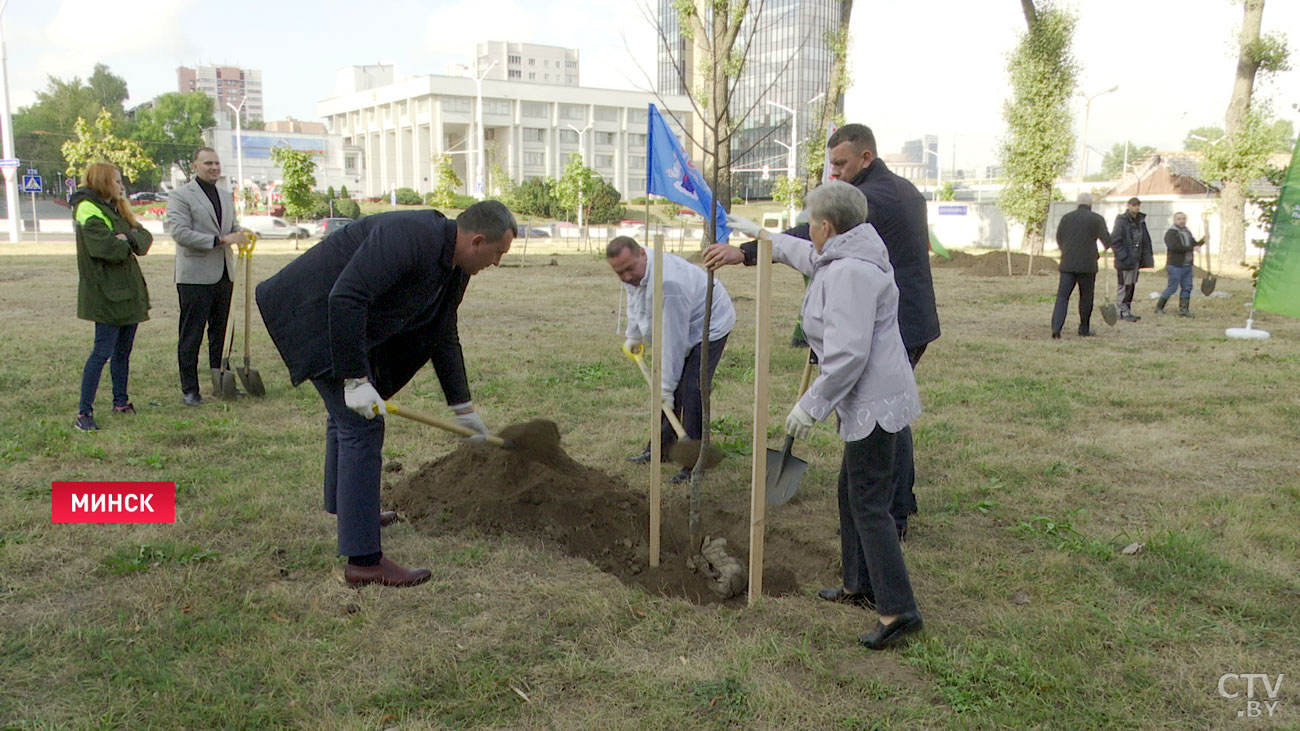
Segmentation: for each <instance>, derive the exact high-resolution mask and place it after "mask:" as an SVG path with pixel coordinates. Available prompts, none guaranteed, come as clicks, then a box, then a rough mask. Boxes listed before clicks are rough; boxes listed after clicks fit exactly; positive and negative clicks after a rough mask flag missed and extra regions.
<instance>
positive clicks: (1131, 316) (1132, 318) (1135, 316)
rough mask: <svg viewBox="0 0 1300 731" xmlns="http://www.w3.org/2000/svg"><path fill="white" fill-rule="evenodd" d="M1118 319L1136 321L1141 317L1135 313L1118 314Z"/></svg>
mask: <svg viewBox="0 0 1300 731" xmlns="http://www.w3.org/2000/svg"><path fill="white" fill-rule="evenodd" d="M1119 319H1121V320H1124V321H1126V322H1137V321H1138V320H1141V319H1142V318H1141V317H1138V316H1137V315H1120V316H1119Z"/></svg>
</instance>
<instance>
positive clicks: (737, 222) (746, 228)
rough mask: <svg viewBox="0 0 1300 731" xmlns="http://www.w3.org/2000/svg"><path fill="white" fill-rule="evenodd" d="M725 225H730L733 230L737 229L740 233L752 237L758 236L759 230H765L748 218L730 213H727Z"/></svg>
mask: <svg viewBox="0 0 1300 731" xmlns="http://www.w3.org/2000/svg"><path fill="white" fill-rule="evenodd" d="M727 225H728V226H730V227H731V228H732V230H733V231H739V232H740V233H742V234H745V235H746V236H750V237H752V238H758V237H759V232H761V231H765V229H764V228H763V227H762V226H760V225H758V224H757V223H754V222H753V221H751V220H749V219H748V218H742V217H740V216H737V215H735V214H732V213H728V214H727Z"/></svg>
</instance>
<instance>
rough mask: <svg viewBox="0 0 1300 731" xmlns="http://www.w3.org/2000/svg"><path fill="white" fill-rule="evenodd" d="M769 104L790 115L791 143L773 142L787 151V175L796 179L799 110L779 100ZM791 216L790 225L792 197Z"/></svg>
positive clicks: (792, 222) (792, 200)
mask: <svg viewBox="0 0 1300 731" xmlns="http://www.w3.org/2000/svg"><path fill="white" fill-rule="evenodd" d="M768 104H770V105H772V106H774V107H776V108H777V109H784V110H785V111H786V113H787V114H789V115H790V144H788V145H787V144H786V143H784V142H782V141H780V140H773V142H776V143H777V144H778V145H780V146H782V147H784V148H785V153H786V163H785V165H786V168H785V176H786V177H787V178H789V179H790V180H794V179H795V177H797V176H798V175H799V112H798V111H797V110H795V109H791V108H790V107H787V106H786V105H784V104H781V103H779V102H774V101H769V102H768ZM789 216H790V219H789V225H790V226H794V199H793V198H791V199H790V211H789Z"/></svg>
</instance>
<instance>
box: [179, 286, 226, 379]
mask: <svg viewBox="0 0 1300 731" xmlns="http://www.w3.org/2000/svg"><path fill="white" fill-rule="evenodd" d="M234 289H235V283H234V282H232V281H230V275H229V274H224V275H222V277H221V281H219V282H217V283H216V284H178V285H176V298H177V299H178V300H179V301H180V307H181V313H180V320H181V324H180V339H179V340H178V342H177V345H176V362H177V363H178V364H179V365H180V369H181V393H198V392H199V375H198V367H199V345H200V344H201V343H202V342H203V330H204V328H205V327H206V328H207V331H208V367H209V368H220V367H221V350H222V346H223V344H224V341H225V339H226V320H227V319H228V318H229V317H230V295H231V293H232V292H233V291H234Z"/></svg>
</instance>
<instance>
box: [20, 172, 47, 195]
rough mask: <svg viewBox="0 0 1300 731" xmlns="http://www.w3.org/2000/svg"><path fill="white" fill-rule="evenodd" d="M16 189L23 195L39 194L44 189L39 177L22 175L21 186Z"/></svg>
mask: <svg viewBox="0 0 1300 731" xmlns="http://www.w3.org/2000/svg"><path fill="white" fill-rule="evenodd" d="M18 189H19V191H21V192H23V193H39V192H41V191H42V190H45V187H44V186H42V185H41V176H39V175H24V176H23V182H22V185H20V186H19V187H18Z"/></svg>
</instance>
